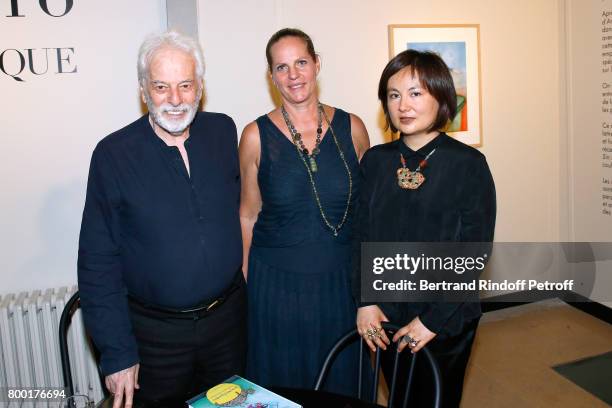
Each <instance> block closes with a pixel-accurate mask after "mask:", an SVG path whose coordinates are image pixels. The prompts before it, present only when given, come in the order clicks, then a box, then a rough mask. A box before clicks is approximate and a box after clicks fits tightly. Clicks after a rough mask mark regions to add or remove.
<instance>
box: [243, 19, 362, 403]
mask: <svg viewBox="0 0 612 408" xmlns="http://www.w3.org/2000/svg"><path fill="white" fill-rule="evenodd" d="M266 57H267V60H268V68H269V74H270V77H271V79H272V82H273V83H274V85H275V86H276V88H277V89H278V91H279V94H280V98H281V101H282V105H281V106H280V107H278V108H276V109H274V110H273V111H272V112H269V113H268V114H265V115H262V116H261V117H259V118H258V119H257V120H256V121H254V122H252V123H250V124H249V125H247V126H246V128H245V129H244V132H243V133H242V138H241V140H240V168H241V176H242V194H241V205H240V219H241V224H242V236H243V245H244V260H245V261H244V265H243V268H244V272H245V276H246V277H247V287H248V297H249V311H248V313H249V315H248V319H249V351H248V363H247V377H248V378H249V379H251V380H253V381H254V382H256V383H259V384H260V385H263V386H284V387H296V388H312V386H313V385H314V381H315V377H316V375H317V372H318V370H319V369H320V367H321V365H322V363H323V360H324V358H325V355H326V353H327V352H328V351H329V349H330V348H331V346H332V345H333V344H334V342H335V341H336V340H337V339H338V338H339V337H340V335H341V334H343V333H345V332H346V331H348V330H350V329H351V328H352V327H354V321H355V314H356V305H355V303H354V301H353V299H352V295H351V289H350V264H351V251H350V238H351V236H352V219H353V211H354V204H355V201H356V198H357V192H358V187H359V180H358V168H359V164H358V160H359V159H360V158H361V156H362V154H363V153H364V152H365V150H367V148H368V147H369V139H368V135H367V132H366V129H365V127H364V125H363V122H362V121H361V120H360V119H359V118H358V117H357V116H355V115H353V114H349V113H347V112H345V111H343V110H341V109H339V108H333V107H331V106H328V105H324V104H322V103H321V102H320V101H319V99H318V95H317V74H318V73H319V70H320V61H319V57H318V55H316V54H315V51H314V46H313V44H312V41H311V39H310V37H309V36H308V35H306V34H305V33H303V32H302V31H300V30H296V29H283V30H280V31H279V32H277V33H276V34H274V35H273V36H272V37H271V38H270V40H269V42H268V45H267V47H266ZM356 361H357V358H356V355H355V356H353V358H350V356H348V355H347V356H344V357H342V358H341V359H340V361H339V362H338V364H336V366H335V367H334V369H333V370H332V374H331V377H330V379H329V381H328V389H330V390H332V391H335V392H339V393H346V394H351V393H353V389H354V387H355V384H356V380H355V379H354V378H353V376H351V375H350V374H351V372H354V371H353V370H354V366H355V364H356Z"/></svg>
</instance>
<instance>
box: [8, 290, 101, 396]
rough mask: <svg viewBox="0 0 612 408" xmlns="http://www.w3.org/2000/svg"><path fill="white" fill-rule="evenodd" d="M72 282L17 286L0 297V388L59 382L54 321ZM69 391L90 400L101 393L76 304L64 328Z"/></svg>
mask: <svg viewBox="0 0 612 408" xmlns="http://www.w3.org/2000/svg"><path fill="white" fill-rule="evenodd" d="M75 291H76V287H72V288H66V287H62V288H59V289H47V290H45V291H33V292H30V293H26V292H22V293H19V294H8V295H5V296H2V297H0V389H3V390H6V389H7V388H8V389H20V388H31V389H42V388H45V389H50V388H54V389H55V388H63V386H64V381H63V376H62V366H61V360H60V352H59V338H58V333H59V321H60V316H61V315H62V311H63V310H64V305H65V304H66V302H67V301H68V299H70V297H71V296H72V295H73V294H74V292H75ZM68 352H69V355H70V365H71V373H72V377H73V382H74V392H75V394H79V395H86V396H87V397H88V398H90V400H92V401H96V403H97V402H98V401H100V400H102V398H103V394H102V388H101V384H100V377H99V375H98V370H97V367H96V362H95V358H94V356H93V353H92V351H91V348H90V346H89V343H88V339H87V338H86V336H85V329H84V327H83V320H82V317H81V311H80V309H79V310H77V312H76V313H75V314H74V315H73V317H72V324H71V325H70V329H69V331H68ZM63 405H64V404H62V403H60V402H58V401H57V400H56V401H36V402H32V401H27V400H26V401H15V400H12V401H11V402H10V403H7V402H6V396H5V397H4V399H3V400H0V406H7V407H36V408H37V407H58V406H63Z"/></svg>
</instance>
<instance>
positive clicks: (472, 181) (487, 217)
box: [353, 133, 496, 335]
mask: <svg viewBox="0 0 612 408" xmlns="http://www.w3.org/2000/svg"><path fill="white" fill-rule="evenodd" d="M434 149H435V152H434V153H433V154H432V155H431V156H430V157H429V159H428V160H427V165H426V166H425V167H424V168H423V169H422V174H423V175H424V176H425V181H424V182H423V184H422V185H421V186H420V187H419V188H418V189H415V190H407V189H402V188H400V187H399V185H398V182H397V169H398V168H400V167H401V166H402V163H401V159H400V153H401V155H403V156H404V158H405V161H406V166H407V167H408V168H409V169H410V170H415V169H416V168H417V166H418V165H419V163H420V162H421V161H422V160H423V159H425V157H426V156H427V155H428V154H429V153H430V152H431V151H432V150H434ZM360 171H361V186H362V188H361V195H360V199H359V202H358V205H357V223H356V227H357V228H356V230H357V231H356V234H355V235H356V236H355V245H354V265H355V267H354V274H353V294H354V296H355V298H356V299H357V300H358V301H359V299H360V270H359V263H360V261H359V259H360V245H359V243H361V242H491V241H492V240H493V233H494V230H495V213H496V202H495V185H494V183H493V178H492V176H491V172H490V171H489V167H488V165H487V161H486V159H485V157H484V155H483V154H482V153H480V152H479V151H478V150H476V149H474V148H473V147H470V146H467V145H465V144H463V143H461V142H459V141H457V140H455V139H453V138H451V137H449V136H448V135H446V134H444V133H441V134H439V135H438V136H437V137H436V138H435V139H433V140H432V141H431V142H429V143H428V144H427V145H425V146H423V147H422V148H420V149H419V150H416V151H414V150H412V149H410V148H409V147H408V146H406V144H405V143H403V142H402V141H401V139H400V140H396V141H393V142H390V143H386V144H383V145H378V146H375V147H373V148H371V149H370V150H368V152H367V153H366V154H365V155H364V157H363V159H362V161H361V166H360ZM360 304H362V303H360ZM362 305H363V304H362ZM380 306H381V308H382V309H383V310H384V311H385V313H386V314H387V317H389V318H390V319H391V320H392V321H393V322H394V323H396V324H401V325H405V324H407V323H408V322H409V321H410V320H412V319H413V318H414V317H416V316H420V318H421V321H422V322H423V324H424V325H425V326H426V327H427V328H428V329H429V330H431V331H433V332H435V333H438V334H440V333H445V334H447V335H452V334H454V333H458V332H459V331H460V330H461V328H462V327H463V325H464V324H465V323H466V322H468V321H470V320H473V319H474V318H476V317H479V316H480V313H481V312H480V305H479V304H478V303H464V304H461V303H397V304H391V303H388V304H381V305H380ZM451 317H453V319H451Z"/></svg>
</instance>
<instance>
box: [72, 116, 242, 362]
mask: <svg viewBox="0 0 612 408" xmlns="http://www.w3.org/2000/svg"><path fill="white" fill-rule="evenodd" d="M236 144H237V135H236V127H235V125H234V122H233V121H232V120H231V119H230V118H229V117H228V116H226V115H223V114H216V113H209V112H199V113H198V114H197V116H196V118H195V120H194V121H193V123H192V125H191V127H190V132H189V138H188V139H187V140H186V141H185V149H186V151H187V154H188V157H189V165H190V174H188V173H187V170H186V167H185V164H184V162H183V160H182V158H181V155H180V153H179V150H178V148H177V147H174V146H172V147H171V146H167V145H166V144H165V143H164V142H163V141H162V140H161V139H160V138H159V137H158V136H157V135H156V134H155V133H154V131H153V129H152V127H151V124H150V123H149V118H148V115H145V116H143V117H142V118H140V119H138V120H137V121H135V122H134V123H132V124H130V125H128V126H127V127H125V128H123V129H121V130H119V131H117V132H115V133H113V134H111V135H109V136H107V137H106V138H104V139H103V140H102V141H101V142H100V143H99V144H98V145H97V147H96V149H95V150H94V153H93V156H92V159H91V166H90V172H89V180H88V185H87V198H86V202H85V209H84V211H83V221H82V225H81V235H80V241H79V259H78V275H79V291H80V293H81V304H82V307H83V310H84V312H85V316H86V319H85V323H86V325H87V328H88V330H89V331H90V333H91V335H92V337H93V339H94V341H95V343H96V345H97V346H98V348H99V349H100V351H101V354H102V361H101V364H102V370H103V372H104V373H105V374H108V373H113V372H116V371H119V370H121V369H124V368H127V367H130V366H132V365H134V364H136V363H137V362H138V352H137V347H136V342H135V339H134V337H133V334H132V329H131V323H130V319H129V312H128V306H127V294H130V295H132V296H134V297H136V298H138V299H140V300H143V301H146V302H150V303H152V304H155V305H159V306H165V307H170V308H177V309H179V308H188V307H191V306H194V305H197V304H200V303H202V302H205V301H207V300H211V299H214V298H215V297H218V296H219V295H220V294H221V293H222V292H223V291H224V290H225V289H227V287H228V286H229V285H230V284H231V282H232V279H233V277H234V276H235V273H236V271H237V270H238V269H239V268H240V266H241V264H242V241H241V233H240V220H239V215H238V207H239V198H240V171H239V166H238V157H237V149H236Z"/></svg>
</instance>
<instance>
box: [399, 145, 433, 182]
mask: <svg viewBox="0 0 612 408" xmlns="http://www.w3.org/2000/svg"><path fill="white" fill-rule="evenodd" d="M435 151H436V149H433V150H432V151H431V152H429V154H428V155H427V156H425V158H424V159H423V160H421V161H420V162H419V166H418V167H417V168H416V169H415V170H414V171H410V169H409V168H408V167H406V159H405V158H404V155H403V154H401V153H400V161H401V163H402V167H400V168H399V169H397V184H398V185H399V186H400V187H401V188H403V189H407V190H416V189H417V188H419V187H421V184H423V183H424V182H425V176H424V175H423V173H421V170H423V169H424V168H425V166H427V159H429V158H430V157H431V155H432V154H434V152H435Z"/></svg>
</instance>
